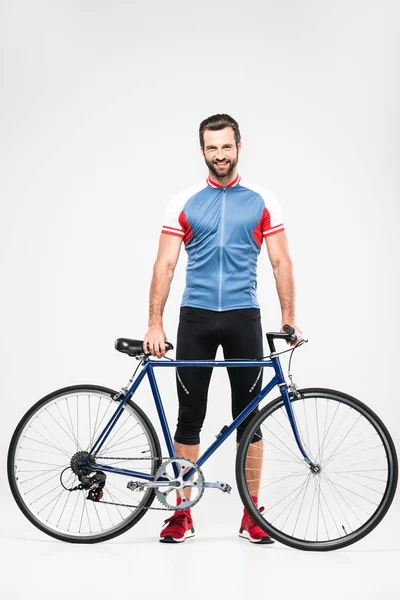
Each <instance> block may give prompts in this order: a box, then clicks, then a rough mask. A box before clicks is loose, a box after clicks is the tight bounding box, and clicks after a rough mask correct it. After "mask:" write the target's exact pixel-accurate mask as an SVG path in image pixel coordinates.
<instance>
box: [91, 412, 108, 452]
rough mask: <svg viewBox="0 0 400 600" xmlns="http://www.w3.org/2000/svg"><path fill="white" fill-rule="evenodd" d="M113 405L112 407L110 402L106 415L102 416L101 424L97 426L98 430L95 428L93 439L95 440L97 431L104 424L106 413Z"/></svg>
mask: <svg viewBox="0 0 400 600" xmlns="http://www.w3.org/2000/svg"><path fill="white" fill-rule="evenodd" d="M111 407H112V402H109V404H108V406H107V408H106V411H105V413H104V415H103V416H102V418H101V420H100V422H99V424H98V425H97V428H96V430H95V432H94V434H93V440H95V439H96V435H97V432H98V430H99V429H100V427H101V425H102V423H103V421H104V419H105V416H106V414H107V413H108V411H109V410H110V408H111ZM92 446H93V445H92ZM92 446H91V447H92Z"/></svg>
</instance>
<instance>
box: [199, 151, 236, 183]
mask: <svg viewBox="0 0 400 600" xmlns="http://www.w3.org/2000/svg"><path fill="white" fill-rule="evenodd" d="M204 160H205V161H206V165H207V167H208V168H209V169H210V171H211V173H213V175H215V177H217V178H218V179H219V178H222V177H227V176H228V175H230V174H231V173H232V171H233V169H234V168H235V167H236V165H237V164H238V160H239V159H238V156H236V158H234V159H232V160H230V161H229V162H227V163H225V164H224V168H223V169H222V168H221V167H218V163H215V162H212V161H209V160H207V159H206V157H204Z"/></svg>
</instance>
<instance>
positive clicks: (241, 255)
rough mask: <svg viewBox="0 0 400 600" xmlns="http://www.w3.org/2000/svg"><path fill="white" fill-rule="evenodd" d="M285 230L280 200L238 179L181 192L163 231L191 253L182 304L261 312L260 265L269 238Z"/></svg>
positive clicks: (169, 210) (174, 199)
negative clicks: (258, 291)
mask: <svg viewBox="0 0 400 600" xmlns="http://www.w3.org/2000/svg"><path fill="white" fill-rule="evenodd" d="M281 231H284V226H283V223H282V216H281V210H280V206H279V203H278V200H277V199H276V197H275V196H274V194H272V193H271V192H269V191H268V190H264V189H262V188H260V187H258V186H254V185H246V183H244V182H243V181H242V179H241V177H239V175H238V176H237V177H236V179H235V180H234V181H232V182H231V183H230V184H229V185H228V186H227V187H222V186H220V185H219V184H217V183H215V182H213V181H212V180H211V179H210V178H207V180H206V184H204V183H200V184H198V185H195V186H192V187H190V188H189V189H187V190H184V191H182V192H179V193H178V194H175V195H174V196H173V197H172V199H171V201H170V202H169V204H168V206H167V208H166V211H165V215H164V225H163V228H162V233H165V234H167V235H175V236H178V237H180V238H182V239H183V242H184V244H185V249H186V251H187V253H188V265H187V271H186V288H185V291H184V294H183V298H182V303H181V306H192V307H194V308H205V309H208V310H215V311H222V310H234V309H237V308H259V304H258V301H257V293H256V290H257V261H258V255H259V254H260V250H261V245H262V241H263V239H264V238H265V237H267V236H270V235H274V234H275V233H279V232H281Z"/></svg>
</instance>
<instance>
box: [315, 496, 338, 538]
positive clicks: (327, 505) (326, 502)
mask: <svg viewBox="0 0 400 600" xmlns="http://www.w3.org/2000/svg"><path fill="white" fill-rule="evenodd" d="M320 490H321V496H322V498H323V499H324V501H325V504H326V507H327V509H328V511H329V514H330V515H331V519H332V521H333V524H334V526H335V527H336V529H337V532H338V535H339V537H343V536H342V533H341V531H340V529H339V527H338V526H337V524H336V521H335V518H334V516H333V514H332V511H331V509H330V507H329V504H328V501H327V499H326V498H325V495H324V492H323V491H322V485H320Z"/></svg>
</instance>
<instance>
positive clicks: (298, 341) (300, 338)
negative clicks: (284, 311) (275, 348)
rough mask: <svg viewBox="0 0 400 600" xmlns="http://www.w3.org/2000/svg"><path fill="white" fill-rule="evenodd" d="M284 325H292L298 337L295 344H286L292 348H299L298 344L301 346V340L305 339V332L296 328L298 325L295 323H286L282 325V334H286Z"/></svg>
mask: <svg viewBox="0 0 400 600" xmlns="http://www.w3.org/2000/svg"><path fill="white" fill-rule="evenodd" d="M284 325H290V327H293V329H294V331H295V333H296V335H297V340H296V341H295V342H286V343H287V344H288V345H290V346H297V344H299V343H300V342H301V340H302V339H303V338H302V334H303V332H302V331H301V329H299V328H298V327H297V326H296V324H295V323H286V322H285V323H282V325H281V332H282V333H284V331H283V326H284Z"/></svg>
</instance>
